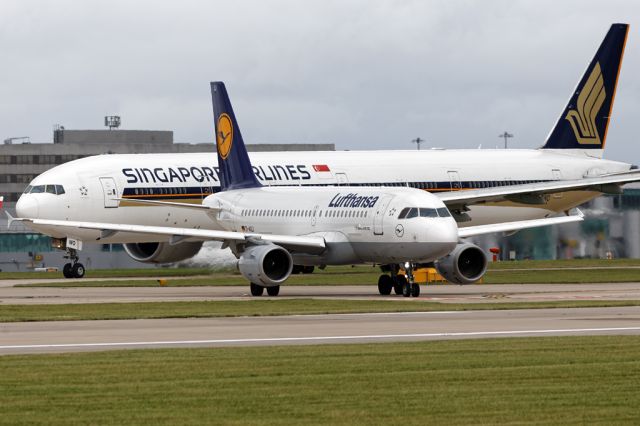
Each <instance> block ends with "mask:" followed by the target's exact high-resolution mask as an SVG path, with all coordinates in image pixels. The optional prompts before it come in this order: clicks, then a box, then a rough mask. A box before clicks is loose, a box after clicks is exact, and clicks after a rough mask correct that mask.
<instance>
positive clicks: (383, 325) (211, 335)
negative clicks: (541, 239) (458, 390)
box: [0, 280, 640, 355]
mask: <svg viewBox="0 0 640 426" xmlns="http://www.w3.org/2000/svg"><path fill="white" fill-rule="evenodd" d="M50 281H51V280H47V282H50ZM27 282H28V283H34V281H33V280H28V281H27V280H19V281H15V282H13V283H10V282H8V280H7V281H3V282H2V285H1V286H0V308H1V306H2V305H9V304H51V303H56V304H69V303H107V302H114V303H128V302H164V301H191V300H254V299H255V298H254V297H252V296H250V295H249V293H248V288H247V287H244V286H242V287H160V286H158V287H103V288H90V287H71V288H39V287H14V286H13V285H15V284H25V283H27ZM280 294H281V296H279V298H281V299H287V298H291V299H296V298H305V299H306V298H317V299H323V298H325V299H354V300H355V299H357V300H360V299H362V300H389V301H402V302H404V303H419V302H420V301H421V300H422V301H425V300H426V301H429V300H430V301H439V302H444V303H471V304H473V303H486V302H501V303H510V302H524V301H559V300H640V283H610V284H518V285H485V284H476V285H469V286H455V285H430V286H422V294H421V296H420V297H419V298H417V299H416V298H403V297H401V296H380V295H379V294H377V288H376V287H375V286H308V287H305V286H283V287H282V288H281V292H280ZM263 298H267V296H263ZM602 334H607V335H613V334H614V335H620V334H624V335H629V334H631V335H640V307H607V308H571V309H523V310H491V311H486V310H471V311H464V312H458V311H445V312H422V313H419V312H409V313H371V314H330V315H292V316H279V317H237V318H204V319H201V318H198V319H196V318H193V319H154V320H110V321H43V322H15V323H0V355H8V354H31V353H55V352H78V351H97V350H110V349H134V348H136V349H139V348H169V347H171V348H177V347H225V346H264V345H293V344H326V343H365V342H397V341H422V340H441V339H469V338H500V337H521V336H567V335H602Z"/></svg>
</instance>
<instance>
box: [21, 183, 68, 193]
mask: <svg viewBox="0 0 640 426" xmlns="http://www.w3.org/2000/svg"><path fill="white" fill-rule="evenodd" d="M43 192H46V193H48V194H54V195H61V194H64V187H63V186H62V185H33V186H31V185H29V186H27V187H26V189H25V190H24V193H25V194H42V193H43Z"/></svg>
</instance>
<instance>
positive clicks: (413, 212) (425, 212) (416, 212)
mask: <svg viewBox="0 0 640 426" xmlns="http://www.w3.org/2000/svg"><path fill="white" fill-rule="evenodd" d="M450 216H451V213H449V210H448V209H447V208H446V207H440V208H437V209H434V208H429V207H405V208H403V209H402V211H400V214H399V215H398V219H411V218H414V217H450Z"/></svg>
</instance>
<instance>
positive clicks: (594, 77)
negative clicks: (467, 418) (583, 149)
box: [565, 62, 607, 145]
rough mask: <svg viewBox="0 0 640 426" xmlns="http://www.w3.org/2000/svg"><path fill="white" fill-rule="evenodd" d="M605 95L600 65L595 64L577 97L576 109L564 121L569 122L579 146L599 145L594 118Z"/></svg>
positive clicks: (600, 142)
mask: <svg viewBox="0 0 640 426" xmlns="http://www.w3.org/2000/svg"><path fill="white" fill-rule="evenodd" d="M606 97H607V93H606V92H605V90H604V79H603V78H602V70H601V69H600V63H599V62H596V66H595V67H593V71H591V74H590V75H589V78H588V79H587V82H586V83H585V85H584V87H583V88H582V90H581V91H580V95H578V102H577V104H576V109H572V110H570V111H569V112H568V113H567V116H566V117H565V119H567V120H568V121H569V124H571V127H572V128H573V133H574V134H575V135H576V140H577V141H578V143H579V144H581V145H601V144H602V141H601V140H600V135H599V134H598V128H597V127H596V116H597V115H598V113H599V112H600V109H601V108H602V104H604V100H605V99H606Z"/></svg>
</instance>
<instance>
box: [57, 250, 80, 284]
mask: <svg viewBox="0 0 640 426" xmlns="http://www.w3.org/2000/svg"><path fill="white" fill-rule="evenodd" d="M64 258H65V259H69V260H70V261H71V262H70V263H65V265H64V267H63V268H62V275H64V277H65V278H82V277H84V273H85V269H84V265H83V264H82V263H80V262H78V259H79V258H78V253H77V252H76V250H74V249H69V250H68V251H67V255H65V256H64Z"/></svg>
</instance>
